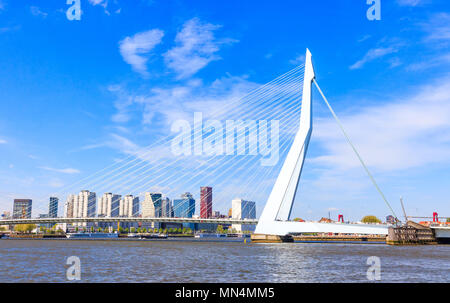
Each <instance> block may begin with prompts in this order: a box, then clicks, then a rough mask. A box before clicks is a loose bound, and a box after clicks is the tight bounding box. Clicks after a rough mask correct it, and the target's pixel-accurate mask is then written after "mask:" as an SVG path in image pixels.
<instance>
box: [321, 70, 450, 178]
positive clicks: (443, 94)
mask: <svg viewBox="0 0 450 303" xmlns="http://www.w3.org/2000/svg"><path fill="white" fill-rule="evenodd" d="M449 91H450V77H448V78H446V79H444V80H442V81H440V82H437V83H433V84H432V85H429V86H424V87H422V88H421V89H420V90H419V91H418V92H416V93H413V94H412V95H411V96H406V97H401V98H398V99H396V100H394V101H392V102H389V103H386V104H383V105H377V106H376V107H369V108H365V109H363V110H361V111H359V112H357V113H355V114H351V115H343V116H342V117H341V120H342V122H343V124H344V127H345V128H346V130H347V131H348V133H349V135H350V138H351V139H352V140H353V141H354V143H355V145H356V147H357V149H358V150H359V151H360V153H361V155H362V157H363V159H365V161H366V162H367V164H368V165H369V166H370V167H372V168H375V169H376V170H377V171H400V170H406V169H410V168H417V167H423V166H425V165H428V164H436V163H439V164H448V163H450V158H449V156H448V155H449V154H450V136H449V135H448V134H449V133H450V119H448V117H450V95H449V94H448V92H449ZM313 138H314V140H319V142H320V144H321V146H323V147H324V149H325V150H326V155H324V156H321V157H316V158H314V160H313V161H314V162H315V163H319V164H324V165H326V166H328V167H330V168H333V169H336V170H346V169H351V168H354V167H358V166H360V164H359V162H358V161H357V159H356V158H355V155H354V154H353V152H352V150H351V149H350V147H349V146H348V144H347V142H346V141H345V140H344V139H343V136H342V134H341V133H340V132H339V131H338V128H337V125H336V123H335V121H334V120H331V119H320V120H318V121H317V123H316V126H315V131H314V134H313Z"/></svg>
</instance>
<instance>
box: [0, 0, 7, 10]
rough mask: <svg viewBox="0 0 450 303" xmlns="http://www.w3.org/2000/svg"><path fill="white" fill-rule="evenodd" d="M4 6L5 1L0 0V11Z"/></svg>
mask: <svg viewBox="0 0 450 303" xmlns="http://www.w3.org/2000/svg"><path fill="white" fill-rule="evenodd" d="M5 7H6V4H5V1H3V0H0V11H2V10H4V9H5Z"/></svg>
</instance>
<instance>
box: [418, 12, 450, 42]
mask: <svg viewBox="0 0 450 303" xmlns="http://www.w3.org/2000/svg"><path fill="white" fill-rule="evenodd" d="M422 28H423V29H424V30H425V31H426V32H428V36H427V37H426V41H427V42H439V41H449V40H450V13H438V14H434V15H432V16H431V18H430V19H429V20H428V22H426V23H423V24H422Z"/></svg>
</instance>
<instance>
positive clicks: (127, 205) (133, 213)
mask: <svg viewBox="0 0 450 303" xmlns="http://www.w3.org/2000/svg"><path fill="white" fill-rule="evenodd" d="M138 215H139V197H134V196H133V195H126V196H125V197H123V198H122V199H121V200H120V205H119V216H120V217H137V216H138Z"/></svg>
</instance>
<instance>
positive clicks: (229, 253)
mask: <svg viewBox="0 0 450 303" xmlns="http://www.w3.org/2000/svg"><path fill="white" fill-rule="evenodd" d="M0 256H1V258H0V282H31V281H33V282H65V281H66V269H67V268H68V265H66V260H67V258H68V257H69V256H78V257H79V258H80V260H81V281H82V282H367V277H366V272H367V269H368V267H369V266H368V265H367V264H366V262H367V258H368V257H369V256H378V257H379V258H380V259H381V280H382V281H383V282H450V246H441V245H439V246H401V247H394V246H387V245H376V244H363V245H361V244H303V243H284V244H248V243H247V244H244V243H238V242H204V241H170V240H163V241H73V240H72V241H71V240H41V241H39V240H34V241H33V240H0Z"/></svg>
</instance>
